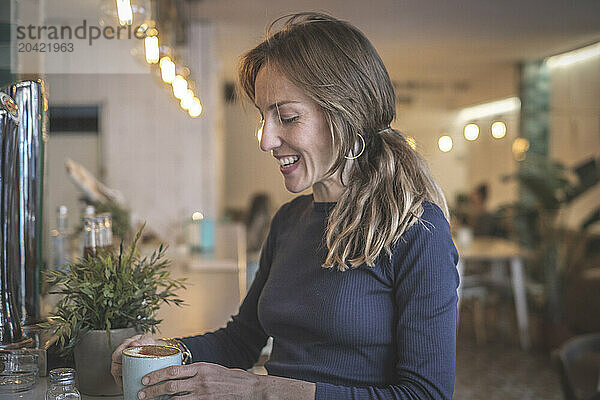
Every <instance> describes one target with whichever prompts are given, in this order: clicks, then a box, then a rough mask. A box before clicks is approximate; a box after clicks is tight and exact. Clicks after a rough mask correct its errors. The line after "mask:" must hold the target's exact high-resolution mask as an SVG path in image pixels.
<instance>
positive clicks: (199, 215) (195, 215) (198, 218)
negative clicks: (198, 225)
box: [192, 211, 204, 221]
mask: <svg viewBox="0 0 600 400" xmlns="http://www.w3.org/2000/svg"><path fill="white" fill-rule="evenodd" d="M203 219H204V215H202V213H201V212H200V211H196V212H195V213H193V214H192V221H201V220H203Z"/></svg>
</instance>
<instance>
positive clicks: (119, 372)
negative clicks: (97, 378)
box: [110, 362, 123, 389]
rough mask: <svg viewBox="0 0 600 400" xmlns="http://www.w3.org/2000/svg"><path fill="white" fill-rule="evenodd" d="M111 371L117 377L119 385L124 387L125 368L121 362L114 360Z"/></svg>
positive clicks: (116, 380)
mask: <svg viewBox="0 0 600 400" xmlns="http://www.w3.org/2000/svg"><path fill="white" fill-rule="evenodd" d="M110 373H111V375H112V376H113V378H114V379H115V382H116V383H117V385H118V386H119V387H120V388H121V389H122V388H123V377H122V375H123V370H122V367H121V364H119V363H115V362H113V363H112V364H111V365H110Z"/></svg>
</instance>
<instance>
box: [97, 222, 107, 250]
mask: <svg viewBox="0 0 600 400" xmlns="http://www.w3.org/2000/svg"><path fill="white" fill-rule="evenodd" d="M95 221H96V226H97V227H98V231H97V233H96V248H97V249H98V250H104V248H106V227H105V226H104V218H103V217H102V216H100V215H98V216H97V217H96V218H95Z"/></svg>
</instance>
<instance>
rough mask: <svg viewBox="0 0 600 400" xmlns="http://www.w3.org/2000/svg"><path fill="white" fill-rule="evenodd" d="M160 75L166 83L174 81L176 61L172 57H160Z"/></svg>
mask: <svg viewBox="0 0 600 400" xmlns="http://www.w3.org/2000/svg"><path fill="white" fill-rule="evenodd" d="M159 65H160V76H161V78H162V80H163V82H165V83H173V79H175V63H174V62H173V61H171V58H170V57H166V56H165V57H163V58H161V59H160V64H159Z"/></svg>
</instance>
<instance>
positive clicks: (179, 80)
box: [172, 75, 188, 100]
mask: <svg viewBox="0 0 600 400" xmlns="http://www.w3.org/2000/svg"><path fill="white" fill-rule="evenodd" d="M172 85H173V95H174V96H175V97H177V98H178V99H179V100H181V99H182V98H183V96H184V95H185V93H186V92H187V88H188V83H187V81H186V80H185V78H184V77H183V76H181V75H177V76H176V77H175V78H174V79H173V84H172Z"/></svg>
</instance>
